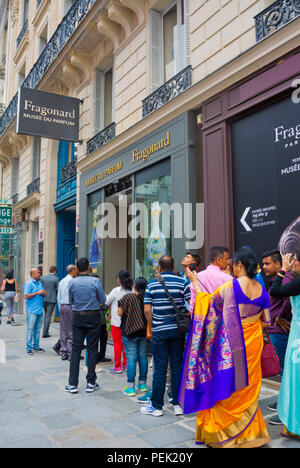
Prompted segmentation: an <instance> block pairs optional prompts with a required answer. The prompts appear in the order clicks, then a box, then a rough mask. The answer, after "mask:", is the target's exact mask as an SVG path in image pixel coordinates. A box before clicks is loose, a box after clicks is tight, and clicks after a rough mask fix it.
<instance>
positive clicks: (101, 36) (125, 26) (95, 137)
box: [0, 0, 300, 289]
mask: <svg viewBox="0 0 300 468" xmlns="http://www.w3.org/2000/svg"><path fill="white" fill-rule="evenodd" d="M0 5H1V6H0V11H1V15H0V28H1V29H0V104H1V113H2V116H1V117H0V162H1V173H2V179H1V198H6V199H10V200H11V202H12V203H13V207H14V216H15V218H14V224H15V229H14V233H13V234H12V235H11V236H10V237H9V238H7V239H3V236H2V240H1V242H3V244H5V248H3V251H5V252H4V255H3V257H5V258H4V259H3V261H4V260H5V262H6V263H3V265H2V269H3V270H5V269H6V268H8V267H10V268H14V270H15V271H16V273H17V276H18V278H19V280H20V282H21V284H22V283H23V282H24V281H25V280H26V278H27V277H28V274H29V270H30V268H31V267H32V266H36V265H38V266H40V267H42V268H43V271H47V270H48V268H49V266H50V265H52V264H57V265H58V269H59V275H60V276H61V277H62V276H63V274H64V270H65V267H66V265H67V264H68V263H72V262H73V261H74V260H75V258H76V257H77V256H78V255H87V256H90V255H92V254H94V257H93V260H94V263H95V265H94V267H95V269H96V270H97V269H98V272H99V273H100V274H101V275H102V277H103V278H104V282H105V278H106V288H107V289H110V288H111V287H112V285H113V283H114V278H115V275H116V273H117V271H116V270H117V269H121V268H125V267H126V268H128V269H130V271H131V272H132V274H133V275H138V274H143V275H145V276H147V277H151V274H153V271H154V267H155V259H156V256H157V255H158V253H159V252H166V253H170V254H172V255H174V257H175V260H176V269H179V268H180V258H181V257H182V256H183V254H184V251H185V247H186V242H185V241H186V240H187V239H186V237H187V236H186V233H183V236H182V238H181V239H180V238H179V237H178V238H177V237H176V236H174V235H172V232H173V231H172V229H174V223H173V224H172V223H171V225H170V233H171V234H170V236H169V238H168V239H163V238H162V236H160V235H159V234H157V232H159V231H160V228H159V227H157V225H156V224H155V223H157V221H155V220H157V213H156V208H158V210H160V208H161V207H160V205H161V204H163V203H165V202H168V203H170V204H172V203H176V202H178V203H179V204H181V205H184V204H192V205H193V206H195V205H196V203H198V204H200V206H202V204H204V213H205V217H204V222H203V223H204V226H202V228H201V229H202V230H203V232H205V236H202V237H203V239H202V242H199V244H198V245H197V249H198V250H202V251H203V253H204V257H205V260H207V252H208V249H209V246H210V245H212V244H216V243H217V244H220V243H221V244H224V243H225V244H227V245H229V246H230V247H231V248H234V247H235V246H236V245H237V244H239V243H240V242H242V241H243V239H241V238H240V237H239V236H240V234H239V230H238V228H235V226H238V222H237V221H236V220H237V219H238V221H240V219H242V220H243V221H244V222H245V223H246V224H247V221H249V219H248V218H247V216H244V213H245V211H242V212H241V213H240V211H239V210H242V209H243V207H244V205H242V206H241V207H238V206H237V205H236V200H237V199H239V197H240V195H241V190H242V184H241V186H240V188H239V187H238V184H237V183H236V182H235V181H236V180H237V181H238V180H239V178H238V177H236V176H235V174H238V171H239V170H241V169H240V168H239V160H238V158H236V157H235V155H236V154H239V152H240V150H239V149H238V148H239V147H240V146H241V145H242V143H241V141H238V136H239V134H240V130H239V128H238V123H236V124H234V122H235V119H237V120H239V118H240V119H241V120H242V118H246V115H247V113H248V112H250V113H251V112H252V110H255V111H258V109H259V107H260V106H263V107H264V106H267V105H269V104H270V103H271V101H269V100H270V99H271V97H272V99H273V100H274V103H275V101H276V99H277V98H278V99H279V98H280V99H281V98H283V99H284V98H288V93H289V90H290V91H291V83H290V80H291V78H293V80H295V79H296V78H297V76H298V77H299V73H300V66H299V60H297V59H298V57H297V55H296V54H297V46H298V45H299V43H300V41H299V37H300V28H299V23H300V19H299V16H300V9H299V4H298V2H297V1H292V2H291V1H287V0H282V1H276V2H274V1H270V0H247V1H244V0H206V1H204V0H172V1H170V0H75V1H74V2H72V1H70V0H64V1H61V0H9V1H8V0H6V1H5V0H2V1H1V2H0ZM293 57H294V58H293ZM291 62H293V64H294V65H293V66H292V65H290V64H291ZM291 67H294V68H293V69H292V71H291V72H290V75H287V74H286V68H288V69H289V70H290V69H291ZM275 75H276V77H277V80H278V81H276V82H274V81H272V79H273V78H274V79H275ZM261 80H262V81H264V82H267V81H268V80H270V86H269V88H268V86H267V85H266V86H265V87H263V88H262V87H261V84H260V81H261ZM282 80H285V89H284V90H281V91H278V94H276V93H275V94H272V93H273V91H274V90H275V88H276V89H277V88H278V87H280V86H281V85H282V82H283V81H282ZM289 83H290V85H289ZM20 86H24V87H29V88H36V89H39V90H44V91H48V92H52V93H56V94H61V95H66V96H72V97H78V98H79V99H80V100H81V101H82V104H81V107H80V140H81V141H80V142H78V144H74V143H68V142H66V141H56V140H48V139H45V138H38V137H28V136H24V135H19V134H17V133H16V115H17V91H18V88H19V87H20ZM278 90H279V88H278ZM251 93H252V94H251ZM271 94H272V96H271ZM291 94H292V92H291ZM258 95H259V96H260V98H261V99H259V98H258ZM246 104H247V105H246ZM271 104H272V103H271ZM293 105H294V106H296V104H293ZM239 106H241V107H239ZM243 106H244V107H243ZM251 106H252V107H251ZM255 106H256V107H255ZM251 109H252V110H251ZM291 109H293V108H291ZM293 111H294V109H293ZM289 112H290V111H289ZM271 114H272V112H271ZM269 115H270V114H268V113H267V114H266V116H267V117H265V118H266V119H269V118H270V117H269ZM291 119H292V122H291V124H290V125H294V128H296V127H295V126H296V124H297V122H294V120H293V118H292V117H291ZM274 123H276V122H274ZM242 124H243V122H242V123H241V126H242ZM250 124H251V123H250ZM250 124H249V125H250ZM276 125H277V126H275V127H274V128H279V127H281V126H282V125H283V126H284V125H285V124H284V123H282V124H281V123H276ZM244 127H245V128H247V122H246V121H244ZM220 128H221V130H220ZM272 128H273V127H272ZM289 128H292V127H289ZM285 129H286V128H285V127H284V129H283V131H284V130H285ZM273 130H274V129H273ZM279 131H280V130H278V132H279ZM218 132H219V133H218ZM244 132H245V133H247V132H246V131H245V130H244ZM278 136H279V134H278ZM296 140H297V138H295V141H296ZM231 147H233V151H231ZM145 150H146V156H147V158H146V157H143V154H144V151H145ZM147 150H148V154H147ZM266 151H271V149H269V150H266ZM296 156H297V155H296V154H295V155H294V156H293V157H292V161H293V160H294V159H297V157H296ZM247 158H248V156H247ZM290 165H292V163H291V164H290ZM286 167H288V166H286ZM282 169H283V170H284V168H282ZM235 177H236V178H235ZM297 180H298V179H297ZM293 183H294V182H293ZM122 197H123V198H122ZM124 197H125V198H126V197H127V198H126V200H127V202H129V204H130V202H136V203H137V202H140V201H143V203H144V204H145V205H146V206H148V208H149V210H148V211H149V218H148V220H147V222H148V226H149V225H150V226H151V229H152V228H153V225H154V230H155V233H156V234H155V235H154V236H153V235H152V236H151V232H152V231H153V229H152V231H151V229H150V228H149V236H148V240H146V239H141V238H140V239H133V240H132V239H130V240H128V239H124V238H123V237H122V236H120V235H117V236H116V238H115V239H102V234H101V229H100V221H101V216H102V215H101V210H102V207H103V203H106V202H109V203H111V205H113V206H115V210H116V213H117V214H116V217H117V219H116V225H117V229H118V230H119V223H120V219H119V216H120V210H121V209H122V200H123V199H124ZM245 203H246V201H245ZM249 203H250V202H249ZM249 203H246V205H249V206H245V207H244V210H246V209H247V208H251V209H253V212H255V211H257V210H259V209H265V208H271V207H272V206H277V205H276V204H275V202H273V201H270V202H268V203H263V204H262V205H266V206H260V205H261V204H258V205H259V206H255V207H250V204H249ZM270 211H271V210H270ZM273 211H274V210H273ZM249 212H250V210H249ZM199 213H201V208H200V211H199ZM257 213H258V211H257ZM257 213H256V214H257ZM254 214H255V213H253V216H254ZM247 215H248V213H247ZM199 216H201V214H200V215H199ZM293 216H294V215H293ZM243 217H244V218H245V219H244V218H243ZM253 219H254V218H253ZM171 221H172V219H171ZM145 222H146V221H145ZM242 226H244V225H243V224H242ZM253 227H254V226H250V228H251V229H252V228H253ZM246 232H248V231H246ZM265 234H266V235H267V231H266V232H265ZM199 238H200V239H201V236H199ZM149 239H150V240H149ZM151 239H155V240H156V241H157V242H156V243H155V242H154V243H153V245H154V244H155V245H156V248H157V251H156V254H154V253H153V249H152V247H151ZM251 242H252V241H251V239H249V238H248V239H247V242H246V243H251ZM256 242H257V241H256V240H254V241H253V247H255V244H256ZM258 247H259V248H260V247H261V245H259V246H258ZM93 248H94V250H93ZM153 248H154V247H153ZM151 249H152V250H151ZM151 255H152V257H151ZM153 256H154V257H155V259H154V260H153ZM151 258H152V260H153V261H152V266H151ZM1 259H2V256H1Z"/></svg>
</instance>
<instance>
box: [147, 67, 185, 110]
mask: <svg viewBox="0 0 300 468" xmlns="http://www.w3.org/2000/svg"><path fill="white" fill-rule="evenodd" d="M191 83H192V67H191V66H188V67H187V68H185V69H184V70H182V71H181V72H180V73H178V74H177V75H176V76H174V78H171V80H169V81H167V82H166V83H165V84H163V85H162V86H161V87H160V88H158V89H157V90H156V91H154V93H152V94H150V96H148V97H147V98H146V99H144V100H143V117H146V116H147V115H149V114H151V113H152V112H154V111H155V110H157V109H159V108H160V107H162V106H164V105H165V104H166V103H167V102H170V101H171V100H172V99H174V98H175V97H176V96H178V95H179V94H181V93H183V91H185V90H186V89H187V88H189V87H190V86H191Z"/></svg>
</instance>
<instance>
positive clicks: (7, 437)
mask: <svg viewBox="0 0 300 468" xmlns="http://www.w3.org/2000/svg"><path fill="white" fill-rule="evenodd" d="M25 331H26V327H25V320H24V317H21V316H16V324H15V325H13V326H9V325H6V317H3V319H2V325H1V326H0V340H4V341H5V345H6V364H0V423H1V424H0V447H1V448H9V447H11V448H14V447H26V448H27V447H28V448H29V447H30V448H31V447H33V448H48V447H61V448H68V447H78V448H81V447H82V448H90V447H95V448H101V447H102V448H104V447H108V448H147V447H148V448H174V447H176V448H197V447H196V446H195V443H194V433H195V424H196V423H195V419H196V417H195V415H193V416H180V417H176V416H175V415H174V413H173V410H172V407H171V405H169V404H166V406H165V415H164V416H163V417H161V418H154V417H150V416H142V415H141V414H140V413H139V409H140V404H139V403H138V402H137V398H129V397H128V396H126V395H124V394H123V393H122V391H121V390H122V389H123V388H124V387H125V385H126V375H125V374H122V375H112V374H111V373H110V372H109V368H110V367H111V365H112V364H111V363H110V364H106V365H104V366H103V365H102V366H101V367H102V371H101V372H100V373H99V375H98V383H99V384H100V390H99V391H98V392H95V393H93V394H91V395H87V394H86V393H85V374H84V372H83V370H82V372H81V378H80V393H79V394H78V395H69V394H67V393H65V391H64V388H65V386H66V384H67V380H68V362H62V361H61V360H60V358H59V357H58V356H57V355H56V354H55V353H54V351H53V350H52V346H53V345H54V344H55V343H56V341H57V340H58V337H59V324H52V325H51V328H50V333H51V338H49V339H47V340H42V342H41V346H42V347H43V348H45V349H46V353H45V354H42V355H34V356H27V354H26V352H25ZM107 356H108V357H112V356H113V348H112V346H110V345H109V346H108V349H107ZM149 378H151V376H149ZM277 393H278V392H277V391H276V390H274V389H271V388H268V387H266V386H263V388H262V393H261V409H262V411H263V414H264V416H265V417H266V418H269V417H271V416H272V413H270V412H269V411H268V410H267V405H268V404H270V403H272V402H274V401H276V398H277ZM268 428H269V430H270V434H271V437H272V442H271V443H270V444H269V445H268V447H270V448H272V447H287V448H291V447H297V448H300V443H298V442H294V441H290V440H287V439H282V438H280V430H281V427H278V426H275V427H274V426H270V425H268Z"/></svg>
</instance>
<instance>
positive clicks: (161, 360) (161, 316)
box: [141, 256, 191, 416]
mask: <svg viewBox="0 0 300 468" xmlns="http://www.w3.org/2000/svg"><path fill="white" fill-rule="evenodd" d="M173 270H174V260H173V258H172V257H169V256H164V257H162V258H161V259H160V260H159V267H158V273H159V274H160V275H161V277H162V278H163V279H164V281H165V284H166V287H167V289H168V290H169V293H170V294H171V296H172V297H173V299H174V302H175V303H176V305H177V306H178V307H184V304H185V302H189V301H190V298H191V293H190V288H189V283H188V281H187V280H186V279H185V278H181V277H179V276H177V275H176V274H174V273H173ZM144 304H145V315H146V319H147V321H148V323H150V324H151V325H152V354H153V359H154V375H153V388H152V397H151V402H152V403H151V404H150V405H148V406H146V407H145V408H141V413H142V414H145V415H151V416H162V415H163V412H162V408H163V405H164V393H165V387H166V377H167V369H168V361H169V360H170V367H171V381H172V395H173V399H172V404H173V407H174V412H175V415H180V414H183V410H182V408H181V407H180V406H179V403H178V400H177V395H178V390H179V383H180V375H181V366H182V360H183V349H184V338H185V337H184V336H180V335H179V332H178V326H177V321H176V311H175V309H174V307H173V305H172V304H171V302H170V301H169V299H168V297H167V295H166V292H165V290H164V288H163V286H162V284H161V283H160V282H159V281H158V280H157V279H154V280H152V281H150V283H148V286H147V289H146V294H145V299H144Z"/></svg>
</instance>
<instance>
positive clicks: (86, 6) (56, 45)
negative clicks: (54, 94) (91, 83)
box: [0, 0, 97, 137]
mask: <svg viewBox="0 0 300 468" xmlns="http://www.w3.org/2000/svg"><path fill="white" fill-rule="evenodd" d="M96 1H97V0H75V2H74V3H73V5H72V6H71V8H70V10H69V11H68V13H67V14H66V15H65V17H64V18H63V20H62V22H61V23H60V25H59V26H58V27H57V29H56V31H55V33H54V34H53V36H52V37H51V39H50V40H49V42H48V43H47V45H46V47H45V48H44V50H43V52H42V53H41V55H40V57H39V58H38V60H37V62H36V63H35V65H34V66H33V68H32V69H31V71H30V72H29V74H28V76H27V77H26V79H25V80H24V82H23V84H22V86H24V87H25V88H31V89H34V88H35V87H36V86H37V85H38V83H39V82H40V80H41V79H42V78H43V76H44V75H45V73H46V72H47V70H48V69H49V67H50V66H51V65H52V63H53V62H54V61H55V59H56V57H57V56H58V54H59V53H60V52H61V51H62V49H63V48H64V46H65V45H66V43H67V42H68V41H69V39H70V38H71V36H72V35H73V34H74V32H75V31H76V29H77V27H78V26H79V24H80V23H81V22H82V20H83V19H84V18H85V16H86V15H87V13H88V12H89V11H90V9H91V8H92V6H93V5H94V3H95V2H96ZM17 100H18V97H17V94H16V95H15V96H14V98H13V100H12V101H11V103H10V104H9V106H8V107H7V112H8V113H7V114H6V112H5V113H4V115H3V116H2V118H1V119H0V137H1V136H2V135H3V133H4V132H5V130H6V129H7V127H8V126H9V124H10V123H11V121H12V120H13V119H14V117H15V116H16V114H17Z"/></svg>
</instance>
